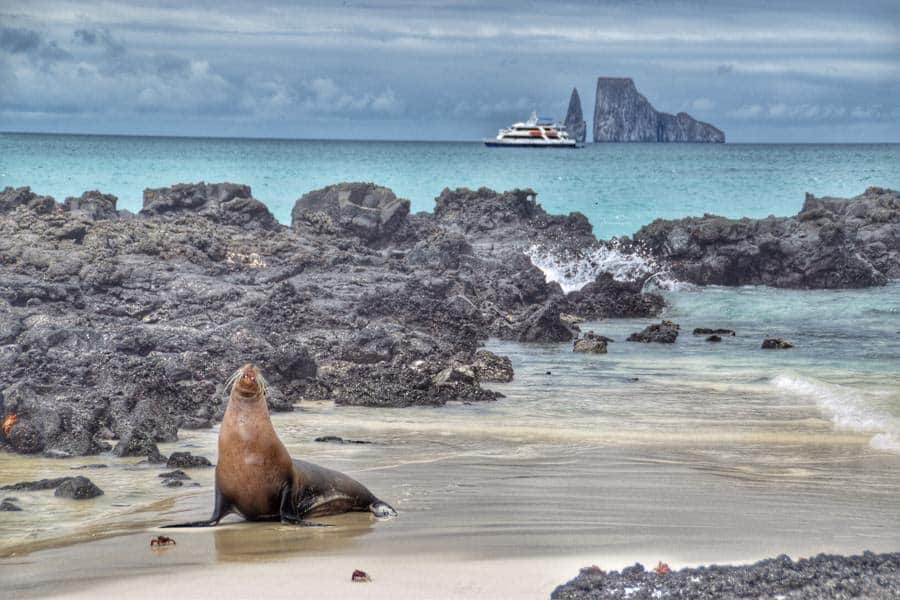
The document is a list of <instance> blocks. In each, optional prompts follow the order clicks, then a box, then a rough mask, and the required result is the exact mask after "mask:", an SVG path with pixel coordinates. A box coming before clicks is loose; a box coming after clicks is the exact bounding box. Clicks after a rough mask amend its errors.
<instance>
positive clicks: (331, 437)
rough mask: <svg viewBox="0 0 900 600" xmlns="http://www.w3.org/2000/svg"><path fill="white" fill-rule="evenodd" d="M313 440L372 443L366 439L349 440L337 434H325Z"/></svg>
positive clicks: (337, 442)
mask: <svg viewBox="0 0 900 600" xmlns="http://www.w3.org/2000/svg"><path fill="white" fill-rule="evenodd" d="M313 441H314V442H320V443H324V444H371V443H372V442H369V441H366V440H348V439H344V438H342V437H340V436H337V435H323V436H321V437H317V438H316V439H314V440H313Z"/></svg>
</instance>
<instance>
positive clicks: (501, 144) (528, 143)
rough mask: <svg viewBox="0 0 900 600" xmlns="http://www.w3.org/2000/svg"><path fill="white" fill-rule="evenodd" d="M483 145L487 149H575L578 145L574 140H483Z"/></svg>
mask: <svg viewBox="0 0 900 600" xmlns="http://www.w3.org/2000/svg"><path fill="white" fill-rule="evenodd" d="M484 145H485V146H487V147H488V148H577V147H578V144H576V143H575V141H574V140H571V141H569V142H550V141H546V140H522V141H521V142H519V141H507V140H503V141H500V140H484Z"/></svg>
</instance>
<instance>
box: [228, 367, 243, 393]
mask: <svg viewBox="0 0 900 600" xmlns="http://www.w3.org/2000/svg"><path fill="white" fill-rule="evenodd" d="M243 372H244V370H243V369H238V370H237V371H235V372H234V373H232V374H231V377H229V378H228V379H226V380H225V391H226V392H227V393H229V394H230V393H231V388H232V387H234V382H235V381H237V378H238V377H240V376H241V373H243Z"/></svg>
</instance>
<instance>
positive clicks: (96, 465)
mask: <svg viewBox="0 0 900 600" xmlns="http://www.w3.org/2000/svg"><path fill="white" fill-rule="evenodd" d="M106 468H109V465H106V464H103V463H91V464H89V465H79V466H77V467H71V469H72V470H73V471H83V470H84V469H106Z"/></svg>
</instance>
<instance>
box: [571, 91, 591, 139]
mask: <svg viewBox="0 0 900 600" xmlns="http://www.w3.org/2000/svg"><path fill="white" fill-rule="evenodd" d="M566 130H567V131H568V132H569V137H571V138H572V139H573V140H575V141H576V142H578V143H579V144H583V143H584V140H585V138H586V137H587V123H585V122H584V114H583V113H582V112H581V97H579V96H578V88H572V97H571V98H569V112H567V113H566Z"/></svg>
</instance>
